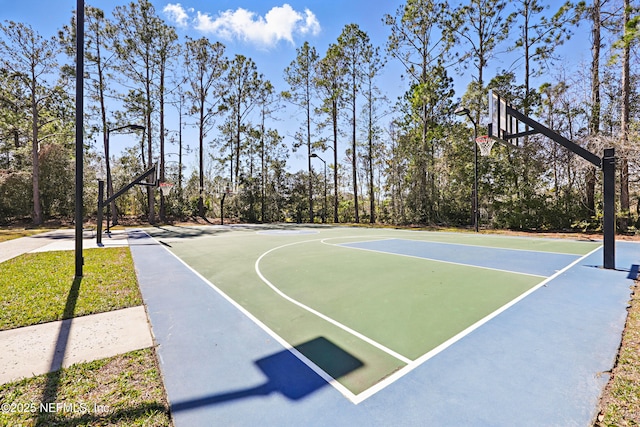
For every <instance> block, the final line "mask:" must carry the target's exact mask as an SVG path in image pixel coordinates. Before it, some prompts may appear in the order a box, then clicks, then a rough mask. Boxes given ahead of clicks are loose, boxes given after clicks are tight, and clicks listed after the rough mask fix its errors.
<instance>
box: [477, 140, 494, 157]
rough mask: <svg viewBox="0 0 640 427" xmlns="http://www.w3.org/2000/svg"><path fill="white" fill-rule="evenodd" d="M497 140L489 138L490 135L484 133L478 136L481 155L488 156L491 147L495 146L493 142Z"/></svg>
mask: <svg viewBox="0 0 640 427" xmlns="http://www.w3.org/2000/svg"><path fill="white" fill-rule="evenodd" d="M494 142H495V141H494V140H493V139H491V138H489V136H488V135H482V136H479V137H477V138H476V144H478V147H479V148H480V155H482V156H488V155H489V154H491V148H492V147H493V143H494Z"/></svg>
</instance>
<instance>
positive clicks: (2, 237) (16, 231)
mask: <svg viewBox="0 0 640 427" xmlns="http://www.w3.org/2000/svg"><path fill="white" fill-rule="evenodd" d="M45 231H51V229H50V228H22V227H16V228H11V227H10V228H5V229H0V242H5V241H7V240H11V239H18V238H20V237H27V236H33V235H35V234H40V233H44V232H45Z"/></svg>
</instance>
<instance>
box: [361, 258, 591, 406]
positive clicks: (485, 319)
mask: <svg viewBox="0 0 640 427" xmlns="http://www.w3.org/2000/svg"><path fill="white" fill-rule="evenodd" d="M601 248H602V246H600V247H597V248H596V249H594V250H592V251H591V252H589V253H588V254H586V255H583V256H582V257H580V258H578V259H577V260H575V261H574V262H572V263H571V264H569V265H567V266H566V267H565V268H563V269H562V270H560V271H558V272H556V273H555V274H554V275H552V276H550V277H548V278H547V279H546V280H543V281H542V282H540V283H538V284H537V285H536V286H534V287H533V288H531V289H529V290H528V291H527V292H524V293H523V294H521V295H520V296H519V297H517V298H515V299H513V300H511V301H509V302H508V303H506V304H505V305H503V306H502V307H500V308H498V309H497V310H495V311H494V312H492V313H490V314H488V315H487V316H485V317H483V318H482V319H480V320H478V321H477V322H476V323H474V324H473V325H471V326H469V327H468V328H466V329H464V330H463V331H461V332H459V333H458V334H456V335H454V336H453V337H451V338H449V339H448V340H446V341H445V342H443V343H442V344H440V345H439V346H437V347H435V348H434V349H432V350H431V351H429V352H428V353H425V354H424V355H422V356H420V357H419V358H418V359H416V360H414V361H413V362H411V363H410V364H408V365H407V366H405V367H404V368H401V369H399V370H398V371H396V372H394V373H393V374H392V375H390V376H388V377H387V378H385V379H384V380H382V381H380V382H379V383H377V384H375V385H374V386H372V387H370V388H368V389H367V390H365V391H363V392H362V393H360V394H358V395H357V396H356V399H357V400H356V402H354V403H360V402H362V401H364V400H365V399H367V398H368V397H370V396H373V395H374V394H376V393H377V392H379V391H380V390H382V389H384V388H385V387H387V386H388V385H390V384H392V383H393V382H395V381H396V380H398V379H399V378H402V377H403V376H405V375H407V374H408V373H409V372H411V371H413V370H414V369H416V368H417V367H418V366H420V365H422V364H423V363H425V362H426V361H428V360H429V359H431V358H432V357H434V356H436V355H437V354H439V353H441V352H442V351H444V350H445V349H447V348H448V347H451V346H452V345H453V344H455V343H456V342H458V341H460V340H461V339H462V338H464V337H466V336H467V335H469V334H470V333H471V332H473V331H475V330H476V329H478V328H479V327H481V326H482V325H484V324H486V323H487V322H489V321H490V320H492V319H493V318H495V317H497V316H498V315H500V314H501V313H503V312H505V311H506V310H508V309H509V308H511V307H513V306H514V305H515V304H517V303H519V302H520V301H522V300H523V299H525V298H526V297H528V296H529V295H531V294H532V293H534V292H535V291H537V290H538V289H540V288H541V287H543V286H545V285H546V284H547V283H549V282H550V281H552V280H553V279H555V278H556V277H558V276H559V275H561V274H562V273H564V272H565V271H567V270H569V269H570V268H571V267H573V266H575V265H576V264H578V263H579V262H581V261H582V260H584V259H585V258H587V257H589V256H590V255H591V254H593V253H595V252H596V251H598V250H600V249H601Z"/></svg>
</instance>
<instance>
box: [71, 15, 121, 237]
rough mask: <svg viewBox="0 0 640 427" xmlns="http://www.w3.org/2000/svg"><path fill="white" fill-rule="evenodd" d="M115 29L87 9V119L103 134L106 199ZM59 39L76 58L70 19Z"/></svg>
mask: <svg viewBox="0 0 640 427" xmlns="http://www.w3.org/2000/svg"><path fill="white" fill-rule="evenodd" d="M113 31H114V27H113V25H112V24H111V23H110V22H109V20H108V19H106V17H105V15H104V12H103V11H102V10H101V9H98V8H95V7H92V6H86V11H85V47H84V55H85V58H84V59H85V62H84V64H85V70H86V74H87V77H85V84H86V85H87V89H88V94H89V99H90V100H91V101H92V103H91V104H90V105H89V108H88V110H89V111H90V112H91V115H90V117H91V118H92V119H95V120H96V121H97V125H96V126H97V127H98V129H100V132H101V133H102V145H103V150H104V151H103V152H104V157H105V158H104V161H105V168H106V179H107V182H106V184H107V198H109V197H111V196H113V193H114V191H113V178H112V174H111V158H110V157H111V156H110V152H109V135H108V133H109V126H110V125H109V121H108V118H107V113H108V111H107V97H113V96H114V92H113V90H110V89H109V87H110V86H111V85H110V84H109V80H110V72H111V71H112V70H113V68H114V66H113V57H114V53H113V51H112V49H111V45H110V41H111V40H112V39H113V36H114V35H113ZM58 38H59V40H60V43H61V44H62V45H63V47H64V49H65V51H66V53H67V55H68V56H69V57H75V54H76V19H75V17H73V18H72V19H71V24H70V25H69V26H65V27H64V28H63V29H62V30H61V31H60V32H59V33H58ZM63 71H64V72H65V73H67V74H68V75H69V76H72V75H74V74H75V68H72V67H67V69H65V70H63ZM110 208H111V220H112V223H113V225H116V224H117V223H118V210H117V208H116V202H115V200H114V201H112V202H111V207H110Z"/></svg>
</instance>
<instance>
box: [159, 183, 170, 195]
mask: <svg viewBox="0 0 640 427" xmlns="http://www.w3.org/2000/svg"><path fill="white" fill-rule="evenodd" d="M158 187H160V192H161V193H162V195H163V196H164V197H167V196H168V195H169V193H171V190H172V189H173V184H172V183H170V182H161V183H160V184H159V185H158Z"/></svg>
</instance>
